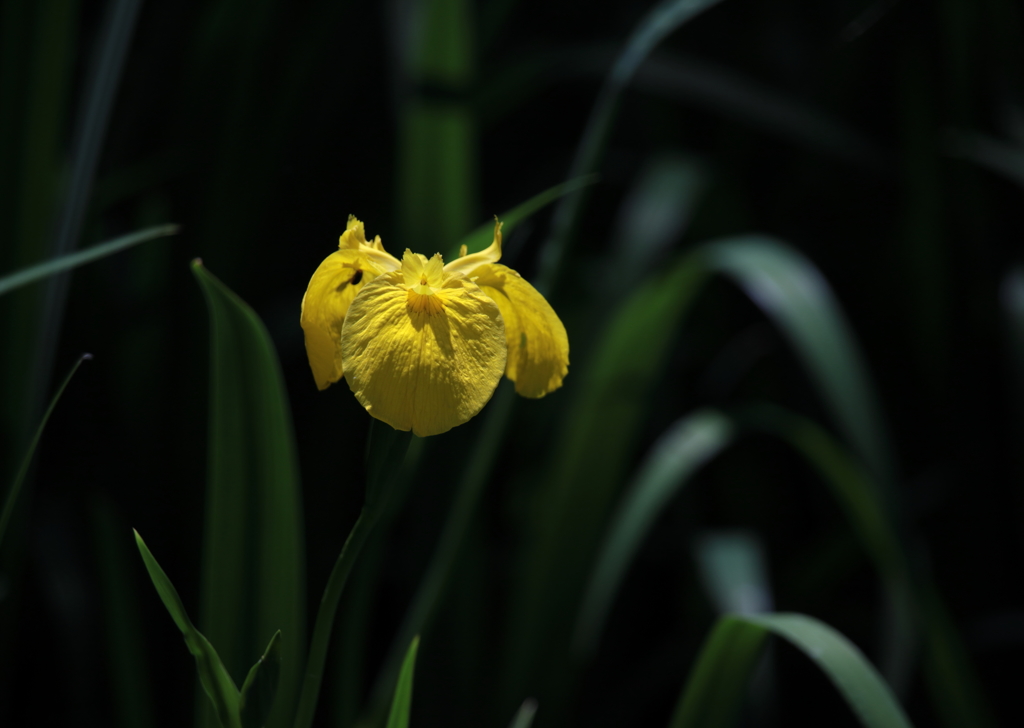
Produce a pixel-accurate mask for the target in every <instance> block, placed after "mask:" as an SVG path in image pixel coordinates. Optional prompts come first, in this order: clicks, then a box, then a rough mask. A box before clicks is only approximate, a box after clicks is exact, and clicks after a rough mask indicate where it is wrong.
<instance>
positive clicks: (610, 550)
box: [574, 410, 733, 654]
mask: <svg viewBox="0 0 1024 728" xmlns="http://www.w3.org/2000/svg"><path fill="white" fill-rule="evenodd" d="M732 436H733V427H732V424H731V423H730V422H729V420H728V419H727V418H726V417H725V416H723V415H722V414H721V413H719V412H716V411H714V410H701V411H698V412H694V413H693V414H691V415H689V416H687V417H684V418H682V419H680V420H678V421H676V422H675V424H673V425H672V427H670V428H669V429H668V430H667V431H666V432H665V433H664V434H663V435H662V436H661V437H660V438H659V439H658V441H657V442H656V443H655V444H654V446H653V447H652V448H651V453H650V454H649V455H648V456H647V457H646V459H645V460H644V462H643V464H642V465H641V466H640V469H639V472H638V473H637V475H636V477H635V478H634V479H633V484H632V485H631V486H630V488H629V490H628V491H627V492H626V495H625V496H624V497H623V499H622V502H621V504H620V506H619V508H618V511H617V513H616V514H615V515H614V516H613V517H612V522H611V524H610V527H609V528H608V531H607V535H606V536H605V538H604V543H603V544H602V546H601V549H600V551H599V552H598V557H597V560H596V561H595V563H594V568H593V571H592V572H591V576H590V584H589V586H588V588H587V591H586V593H585V595H584V597H583V602H582V604H581V608H580V614H579V618H578V620H577V622H576V632H575V637H574V642H575V649H576V651H577V652H578V653H582V654H590V653H591V652H592V651H593V649H594V647H595V645H596V642H597V639H598V637H599V635H600V632H601V629H602V627H603V626H604V622H605V619H606V617H607V615H608V610H609V609H610V608H611V604H612V600H613V598H614V596H615V593H616V591H617V590H618V587H619V584H620V583H621V582H622V578H623V577H624V576H625V573H626V569H627V567H628V566H629V563H630V561H632V559H633V556H634V555H635V553H636V551H637V549H638V548H639V547H640V543H641V542H642V541H643V539H644V538H645V537H646V536H647V533H648V531H649V530H650V529H651V527H652V526H653V525H654V522H655V520H656V519H657V517H658V515H660V513H661V511H662V510H663V509H664V507H665V505H666V504H667V503H668V502H669V500H671V499H672V497H673V496H675V495H676V494H677V493H678V492H679V491H680V490H681V489H682V488H683V487H684V486H685V485H686V483H687V482H689V479H690V477H691V476H692V475H693V474H694V473H696V472H697V471H698V470H699V469H700V468H701V467H703V466H704V464H705V463H707V462H708V461H709V460H711V459H712V458H713V457H715V456H716V455H717V454H718V453H719V452H721V451H722V449H723V448H725V447H726V446H727V445H728V444H729V442H730V441H731V440H732Z"/></svg>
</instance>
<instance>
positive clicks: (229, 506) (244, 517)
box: [192, 261, 305, 726]
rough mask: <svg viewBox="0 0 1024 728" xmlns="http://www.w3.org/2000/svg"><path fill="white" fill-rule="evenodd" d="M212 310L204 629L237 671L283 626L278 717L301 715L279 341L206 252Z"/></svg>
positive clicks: (294, 516) (295, 528) (297, 601)
mask: <svg viewBox="0 0 1024 728" xmlns="http://www.w3.org/2000/svg"><path fill="white" fill-rule="evenodd" d="M192 271H193V273H194V274H195V276H196V279H197V280H198V281H199V284H200V287H201V288H202V290H203V293H204V295H205V298H206V301H207V304H208V306H209V310H210V323H211V326H210V348H211V358H212V361H211V367H210V429H209V432H210V435H209V443H210V445H209V447H210V450H209V476H208V482H207V500H206V527H205V538H204V556H203V580H202V609H201V612H200V614H201V617H202V624H203V626H204V630H205V631H206V633H207V634H209V636H210V639H211V640H212V641H215V642H216V643H217V645H218V646H219V648H220V651H221V654H222V656H223V658H224V662H225V664H226V665H227V666H228V669H229V670H232V671H235V674H236V675H237V676H238V677H241V675H242V674H244V673H242V672H241V671H242V670H244V669H245V667H244V666H246V665H250V664H252V661H253V659H254V657H256V656H258V655H260V654H262V653H263V646H264V644H265V643H264V640H266V638H267V635H268V634H273V633H275V632H277V631H278V630H280V631H281V633H282V641H281V647H280V649H281V681H280V688H279V690H278V696H277V700H276V701H275V704H274V707H273V709H272V711H271V714H270V719H269V721H268V725H270V726H282V725H286V724H287V723H289V722H290V720H291V715H292V711H293V710H294V704H295V699H296V696H297V690H298V684H299V680H300V678H301V671H302V664H303V651H304V650H303V643H304V642H305V619H304V617H305V578H304V558H303V548H302V516H301V507H300V496H299V478H298V467H297V464H296V457H295V446H294V442H293V435H292V429H291V417H290V413H289V408H288V402H287V398H286V395H285V388H284V384H283V381H282V378H281V371H280V365H279V364H278V360H277V354H276V353H275V351H274V346H273V343H272V342H271V340H270V336H269V335H268V334H267V331H266V329H265V327H264V326H263V323H262V322H261V321H260V319H259V317H258V316H257V315H256V314H255V312H254V311H253V310H252V309H251V308H249V306H247V305H246V304H245V303H244V302H243V301H242V300H241V299H240V298H238V296H236V295H235V294H234V293H233V292H232V291H231V290H229V289H228V288H227V287H226V286H225V285H224V284H223V283H221V282H220V281H219V280H217V278H215V277H214V276H213V275H212V274H210V273H209V272H208V271H207V270H206V269H205V268H204V267H203V266H202V263H201V262H199V261H196V262H194V263H193V265H192Z"/></svg>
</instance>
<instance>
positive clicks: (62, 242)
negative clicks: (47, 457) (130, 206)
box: [29, 0, 141, 412]
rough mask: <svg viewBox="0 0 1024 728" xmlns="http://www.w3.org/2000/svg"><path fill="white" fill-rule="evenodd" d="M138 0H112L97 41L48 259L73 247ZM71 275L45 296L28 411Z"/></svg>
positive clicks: (43, 376)
mask: <svg viewBox="0 0 1024 728" xmlns="http://www.w3.org/2000/svg"><path fill="white" fill-rule="evenodd" d="M140 4H141V0H111V2H110V4H109V5H108V6H107V13H106V17H105V18H104V21H103V25H102V29H101V31H100V34H99V38H98V40H97V48H96V52H95V55H94V57H93V61H92V67H91V69H90V72H89V76H88V81H87V86H86V88H85V91H84V94H83V101H82V105H81V107H80V111H79V118H78V119H77V120H76V122H75V129H74V137H73V139H72V152H71V169H70V172H71V175H70V178H69V181H68V184H67V187H66V189H65V191H64V198H63V200H62V202H61V208H60V213H59V215H58V217H57V222H56V228H55V230H54V232H53V240H52V242H51V246H50V255H49V257H51V258H52V257H57V256H60V255H65V254H67V253H70V252H71V251H72V250H74V249H75V247H76V246H77V245H78V239H79V237H80V236H81V232H82V221H83V219H84V218H85V210H86V204H87V203H88V201H89V195H90V192H91V190H92V182H93V178H94V177H95V176H96V166H97V164H98V162H99V158H100V151H101V150H102V148H103V141H104V138H105V137H106V133H107V123H108V121H109V119H110V112H111V109H112V108H113V105H114V98H115V96H116V92H117V87H118V85H119V84H120V81H121V72H122V70H123V68H124V59H125V57H126V56H127V54H128V48H129V46H130V44H131V39H132V36H133V34H134V31H135V21H136V19H137V17H138V11H139V6H140ZM69 283H70V274H69V273H67V272H65V273H61V274H59V275H57V276H55V277H54V278H52V279H51V280H50V281H49V282H48V284H47V286H46V292H45V294H44V300H43V305H42V310H41V312H40V317H39V324H38V337H37V338H36V342H35V343H36V346H35V351H34V353H33V359H32V361H33V365H32V379H31V381H30V383H29V397H30V400H29V408H30V409H29V411H30V412H35V411H38V410H41V409H42V403H43V401H44V398H45V391H46V389H47V387H49V384H50V377H51V372H52V371H53V358H54V356H55V354H56V351H57V342H58V340H59V337H60V330H61V326H62V324H63V320H64V307H65V304H66V301H67V292H68V285H69Z"/></svg>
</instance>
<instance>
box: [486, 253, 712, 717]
mask: <svg viewBox="0 0 1024 728" xmlns="http://www.w3.org/2000/svg"><path fill="white" fill-rule="evenodd" d="M706 276H707V271H706V269H705V268H704V267H703V266H701V265H700V261H699V260H696V259H695V258H692V257H688V258H684V259H683V260H681V261H679V262H678V263H676V264H675V265H674V266H673V267H672V268H671V269H670V270H669V271H668V272H667V273H665V274H664V275H659V276H658V277H656V278H655V279H654V280H651V281H649V282H648V283H646V284H645V285H642V286H641V287H639V288H638V289H637V290H636V291H634V292H633V294H632V295H631V296H630V297H629V298H628V299H627V300H626V302H625V304H624V305H622V306H621V307H620V309H619V310H618V311H616V312H614V314H612V315H611V319H610V321H609V323H608V326H607V328H606V330H605V331H604V333H603V334H602V335H601V338H600V340H599V341H598V343H597V345H596V346H595V347H594V350H593V352H592V353H591V355H590V356H589V361H588V362H587V364H586V367H585V368H584V369H583V371H581V372H579V373H577V375H576V377H577V381H576V383H575V384H574V385H572V386H573V387H575V388H576V391H575V396H574V397H573V399H572V401H571V402H570V404H569V408H568V412H567V413H566V415H565V418H564V421H563V422H562V424H561V426H560V427H559V430H558V434H557V436H556V438H557V439H556V440H555V443H554V446H553V447H552V449H551V452H552V454H553V458H554V460H553V462H552V463H551V465H550V467H549V468H548V478H547V479H546V482H545V483H544V485H543V487H540V488H538V490H537V496H536V499H535V501H534V503H533V504H532V505H533V509H532V510H533V516H532V517H533V518H534V519H535V520H534V521H533V523H534V524H535V525H534V526H533V527H534V528H535V529H536V535H535V537H534V538H533V540H532V542H530V543H529V544H528V546H527V548H528V551H527V552H526V553H525V554H524V562H523V570H522V572H521V573H522V577H521V578H522V581H521V583H520V584H519V586H518V587H517V588H516V589H515V591H514V599H515V602H514V604H513V605H512V606H511V607H510V609H509V615H510V616H509V618H510V626H509V628H508V635H509V637H508V642H509V647H510V656H509V664H508V668H507V669H508V674H507V678H506V679H507V684H506V686H505V687H506V690H507V693H508V694H507V696H506V698H507V699H510V698H513V697H517V696H520V695H522V694H523V692H524V690H525V689H527V685H528V683H529V681H530V680H531V676H532V675H535V674H536V673H537V672H538V671H543V670H553V671H555V672H563V670H562V668H560V667H554V666H552V665H551V664H550V660H548V659H547V658H546V657H545V655H546V654H548V652H552V653H558V652H559V650H549V646H550V644H552V643H553V642H561V641H566V642H567V641H568V640H569V639H570V638H571V637H572V635H573V628H574V620H576V618H577V616H578V610H579V607H580V602H579V599H580V595H581V594H582V591H583V589H585V588H586V586H587V584H586V581H585V580H586V578H587V575H588V572H589V570H590V568H591V559H592V558H593V552H594V550H595V549H596V548H597V546H598V542H599V539H600V536H601V532H602V529H603V528H604V527H605V522H606V518H607V516H608V511H609V509H610V507H611V505H612V503H613V502H614V499H615V497H616V494H617V491H618V488H619V486H620V483H621V480H622V477H623V475H624V474H625V470H626V468H627V466H628V463H629V459H630V458H631V457H632V456H633V454H634V449H635V448H636V446H637V445H638V443H639V441H640V436H641V433H642V431H643V420H644V415H645V413H646V412H647V410H648V407H649V405H650V396H651V394H652V392H653V390H654V386H655V384H656V383H657V380H658V377H659V376H660V375H661V373H662V372H663V369H664V365H665V360H666V357H667V355H668V352H669V351H670V344H671V342H672V340H673V339H674V337H675V335H676V330H677V326H678V323H679V321H680V319H681V317H682V315H683V313H684V312H685V310H686V309H687V307H688V305H689V303H690V302H691V301H692V300H693V298H694V296H695V295H696V294H697V293H698V292H699V291H700V289H701V286H702V284H703V282H704V279H705V277H706ZM567 393H568V392H567ZM565 647H566V648H568V644H566V645H565Z"/></svg>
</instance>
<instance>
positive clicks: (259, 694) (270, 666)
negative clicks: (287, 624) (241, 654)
mask: <svg viewBox="0 0 1024 728" xmlns="http://www.w3.org/2000/svg"><path fill="white" fill-rule="evenodd" d="M280 682H281V630H278V631H277V632H275V633H274V636H273V637H271V638H270V644H269V645H267V649H266V651H264V653H263V656H262V657H260V659H259V661H258V662H257V663H256V664H255V665H253V666H252V668H251V669H250V670H249V674H248V675H247V676H246V678H245V682H244V683H243V684H242V689H241V691H239V696H238V710H239V714H240V718H241V721H242V728H263V726H264V725H266V722H267V718H269V717H270V711H271V709H272V708H273V707H274V698H275V697H277V688H278V686H279V685H280Z"/></svg>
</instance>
